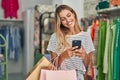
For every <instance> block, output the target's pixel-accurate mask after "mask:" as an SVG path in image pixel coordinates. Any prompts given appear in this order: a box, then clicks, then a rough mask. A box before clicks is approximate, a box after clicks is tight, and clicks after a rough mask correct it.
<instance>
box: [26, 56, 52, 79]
mask: <svg viewBox="0 0 120 80" xmlns="http://www.w3.org/2000/svg"><path fill="white" fill-rule="evenodd" d="M51 67H52V64H51V62H50V61H49V60H48V59H47V58H46V57H44V56H43V57H42V58H41V59H40V60H39V61H38V62H37V64H36V65H35V66H34V67H33V68H32V69H31V71H30V72H29V73H28V75H27V77H26V80H39V77H40V70H41V69H51Z"/></svg>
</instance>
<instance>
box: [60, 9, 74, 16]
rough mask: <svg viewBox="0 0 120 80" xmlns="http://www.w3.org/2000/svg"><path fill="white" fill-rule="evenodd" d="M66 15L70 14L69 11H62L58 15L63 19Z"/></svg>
mask: <svg viewBox="0 0 120 80" xmlns="http://www.w3.org/2000/svg"><path fill="white" fill-rule="evenodd" d="M68 14H72V12H71V11H70V10H67V9H64V10H62V11H61V12H60V13H59V16H60V17H64V16H67V15H68Z"/></svg>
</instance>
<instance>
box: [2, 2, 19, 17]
mask: <svg viewBox="0 0 120 80" xmlns="http://www.w3.org/2000/svg"><path fill="white" fill-rule="evenodd" d="M1 7H2V8H3V9H4V18H8V17H10V18H13V17H15V18H18V16H17V10H18V9H19V4H18V0H2V1H1Z"/></svg>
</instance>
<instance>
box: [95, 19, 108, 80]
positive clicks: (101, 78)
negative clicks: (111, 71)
mask: <svg viewBox="0 0 120 80" xmlns="http://www.w3.org/2000/svg"><path fill="white" fill-rule="evenodd" d="M106 24H107V22H106V21H101V22H100V26H99V40H98V54H97V67H98V77H97V80H105V75H104V74H103V72H102V71H103V57H104V48H105V39H106V35H105V34H106Z"/></svg>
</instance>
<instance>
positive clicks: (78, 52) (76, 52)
mask: <svg viewBox="0 0 120 80" xmlns="http://www.w3.org/2000/svg"><path fill="white" fill-rule="evenodd" d="M74 55H76V56H79V57H81V58H82V59H84V58H85V56H86V51H85V49H84V47H83V46H81V48H80V49H75V50H74Z"/></svg>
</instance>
